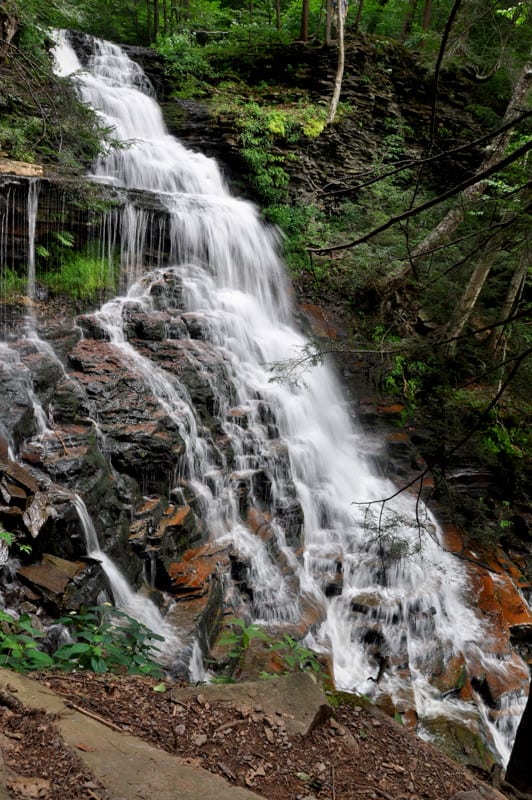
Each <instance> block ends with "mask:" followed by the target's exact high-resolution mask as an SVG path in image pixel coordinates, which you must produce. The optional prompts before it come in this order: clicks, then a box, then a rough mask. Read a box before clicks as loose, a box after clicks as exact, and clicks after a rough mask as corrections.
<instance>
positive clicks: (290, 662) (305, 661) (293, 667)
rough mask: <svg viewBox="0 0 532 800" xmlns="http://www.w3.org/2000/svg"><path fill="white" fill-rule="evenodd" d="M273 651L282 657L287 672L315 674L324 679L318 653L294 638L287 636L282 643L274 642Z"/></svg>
mask: <svg viewBox="0 0 532 800" xmlns="http://www.w3.org/2000/svg"><path fill="white" fill-rule="evenodd" d="M271 649H272V650H276V651H277V652H278V653H279V654H280V655H281V657H282V659H283V663H284V665H285V668H286V671H287V672H314V674H316V675H319V676H321V677H323V674H324V673H323V668H322V666H321V664H320V662H319V660H318V657H317V656H316V653H314V652H313V651H312V650H310V649H309V648H308V647H305V646H304V645H302V644H301V642H299V641H297V640H296V639H294V638H293V637H292V636H289V635H288V634H285V635H284V636H283V638H282V639H281V641H280V642H275V641H274V642H273V644H272V647H271Z"/></svg>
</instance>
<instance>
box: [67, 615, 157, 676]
mask: <svg viewBox="0 0 532 800" xmlns="http://www.w3.org/2000/svg"><path fill="white" fill-rule="evenodd" d="M57 622H58V624H61V625H65V626H66V627H67V628H68V629H69V633H70V635H71V637H72V639H73V640H74V641H73V642H72V643H70V644H65V645H63V646H62V647H60V648H59V649H58V650H56V652H55V653H54V655H53V661H54V666H55V667H56V668H58V669H60V670H63V671H65V672H69V671H71V670H73V669H82V670H91V671H92V672H97V673H102V672H127V674H128V675H150V676H152V677H161V676H162V675H163V671H162V669H161V667H160V666H159V665H158V664H156V663H155V661H154V660H153V657H154V653H155V652H156V650H157V648H156V646H155V642H160V641H163V637H162V636H158V635H157V634H155V633H153V632H152V631H150V630H149V628H147V627H146V626H145V625H143V624H142V623H141V622H138V621H137V620H136V619H133V618H132V617H130V616H128V615H127V614H126V613H125V612H123V611H121V610H120V609H118V608H113V607H112V606H106V605H105V606H92V607H90V608H87V609H82V610H80V611H77V612H73V613H72V614H70V615H69V616H67V617H62V618H61V619H59V620H58V621H57Z"/></svg>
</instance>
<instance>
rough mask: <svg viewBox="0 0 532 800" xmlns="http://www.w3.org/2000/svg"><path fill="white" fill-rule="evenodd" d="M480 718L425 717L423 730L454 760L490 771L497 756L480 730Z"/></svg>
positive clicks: (432, 741)
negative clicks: (462, 720) (460, 720)
mask: <svg viewBox="0 0 532 800" xmlns="http://www.w3.org/2000/svg"><path fill="white" fill-rule="evenodd" d="M479 722H480V721H479V720H478V719H474V718H472V719H471V720H468V721H467V722H465V721H464V722H459V721H458V720H455V719H453V720H449V719H445V718H443V717H434V718H432V719H424V720H423V721H422V723H421V724H420V727H421V732H422V733H423V734H425V735H427V736H428V738H429V741H430V742H431V743H432V744H434V745H435V746H436V747H438V748H439V749H440V750H442V751H443V752H444V753H446V754H447V755H448V756H449V757H450V758H452V759H453V761H456V762H457V763H458V764H462V765H463V766H468V767H476V768H477V769H480V770H482V771H484V772H486V773H489V771H490V770H491V768H492V766H493V764H494V763H495V757H494V755H493V753H492V752H491V751H490V749H489V744H488V742H486V741H485V740H484V739H483V738H482V736H481V734H480V730H479Z"/></svg>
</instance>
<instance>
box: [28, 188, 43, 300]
mask: <svg viewBox="0 0 532 800" xmlns="http://www.w3.org/2000/svg"><path fill="white" fill-rule="evenodd" d="M39 190H40V182H39V181H38V180H37V179H36V178H31V179H30V181H29V184H28V255H27V262H28V265H27V266H28V289H27V295H28V299H29V301H30V303H33V301H34V300H35V227H36V223H37V211H38V207H39ZM30 308H31V306H30ZM31 313H32V312H31V311H30V314H31Z"/></svg>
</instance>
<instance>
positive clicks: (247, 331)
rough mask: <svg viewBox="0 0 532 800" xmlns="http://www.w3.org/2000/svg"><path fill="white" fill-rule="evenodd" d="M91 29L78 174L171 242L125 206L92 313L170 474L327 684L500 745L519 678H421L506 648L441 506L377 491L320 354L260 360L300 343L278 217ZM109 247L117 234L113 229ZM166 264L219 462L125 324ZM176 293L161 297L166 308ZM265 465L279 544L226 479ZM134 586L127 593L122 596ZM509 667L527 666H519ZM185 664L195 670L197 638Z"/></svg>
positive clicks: (263, 606) (70, 59) (71, 59)
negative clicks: (291, 376) (482, 613)
mask: <svg viewBox="0 0 532 800" xmlns="http://www.w3.org/2000/svg"><path fill="white" fill-rule="evenodd" d="M90 43H91V46H92V48H93V55H92V56H91V57H90V60H89V63H88V65H87V66H86V67H85V68H82V66H81V64H80V62H79V60H78V58H77V56H76V54H75V52H74V50H73V49H72V47H71V46H70V45H69V43H68V40H67V38H66V37H65V36H64V35H62V34H61V35H60V36H59V39H58V46H57V48H56V59H57V64H58V67H57V69H58V72H59V73H60V74H62V75H70V74H72V73H75V80H76V82H77V85H78V87H79V91H80V94H81V96H82V98H83V100H84V101H85V102H86V103H88V104H90V105H91V106H92V107H94V108H95V109H97V111H98V113H99V114H100V115H101V116H102V118H103V120H104V121H105V124H106V125H108V126H110V127H112V128H113V129H114V136H115V137H116V138H118V139H119V140H121V141H122V142H123V143H128V144H129V146H128V147H125V148H122V149H118V150H116V151H113V152H111V153H110V154H108V155H106V156H103V157H102V158H101V159H99V161H98V162H97V163H96V164H95V165H94V167H93V169H92V174H91V176H90V178H91V179H92V180H95V181H99V182H103V183H106V184H110V185H112V186H114V187H119V188H121V189H124V190H129V189H136V190H142V191H144V192H148V193H152V194H153V195H154V196H156V197H157V199H158V201H159V202H160V203H161V204H162V205H163V206H164V208H165V209H166V212H167V216H168V230H169V233H170V242H171V246H170V252H169V253H166V254H164V253H163V251H162V240H163V238H164V237H163V236H162V234H161V232H160V231H159V235H158V236H157V235H155V240H157V238H158V239H159V241H160V242H161V245H160V248H159V252H158V255H157V257H156V259H155V263H156V264H157V265H158V267H157V268H155V269H152V270H151V271H150V272H147V273H146V272H145V267H144V251H145V248H146V242H147V240H148V238H150V240H151V241H152V240H154V234H153V231H151V232H150V231H149V224H150V219H149V215H148V216H147V215H146V213H145V212H141V211H140V210H139V209H138V208H136V207H135V205H134V204H133V203H130V204H126V205H125V207H124V210H123V211H122V212H120V214H121V217H120V220H117V222H118V224H119V225H120V237H119V238H120V241H121V245H120V247H121V259H122V267H121V281H122V287H123V295H122V296H121V297H117V298H115V299H114V300H112V301H111V302H109V303H107V304H106V305H105V306H103V307H102V309H101V310H100V311H99V312H97V314H96V315H95V318H96V319H97V320H98V324H99V325H100V326H101V327H102V328H103V329H104V330H105V332H106V336H107V338H108V340H109V341H110V342H111V343H112V345H113V347H114V348H116V349H117V351H119V352H120V356H121V358H122V359H123V360H124V361H125V362H127V363H128V365H129V366H130V368H131V370H133V371H134V372H135V373H136V374H137V375H138V377H139V379H140V380H142V381H144V382H145V383H146V385H149V387H150V389H151V392H152V393H153V395H154V396H156V398H157V402H158V403H159V404H160V407H161V408H162V409H163V410H164V413H165V414H166V415H167V416H168V417H169V418H170V419H171V420H172V422H173V423H175V424H176V425H177V426H178V429H179V432H180V435H181V438H182V439H183V441H184V443H185V452H184V454H183V456H182V458H181V460H180V462H179V463H178V464H176V470H175V477H176V478H177V477H180V478H186V479H187V480H188V481H189V482H190V485H191V486H193V487H194V489H195V491H196V494H197V497H198V498H199V503H200V506H201V517H202V519H203V520H204V523H205V526H206V528H207V530H208V531H209V534H210V537H211V538H212V539H216V540H219V541H220V542H226V541H229V542H231V543H232V544H233V546H234V547H235V548H236V549H237V550H238V552H239V553H241V554H242V556H243V558H246V559H247V560H248V562H249V575H248V580H249V582H250V583H251V585H252V587H253V596H252V598H251V599H250V604H249V613H250V615H251V616H252V617H253V618H254V619H255V620H256V621H258V622H260V623H264V624H270V625H272V624H275V625H281V626H282V625H290V624H296V623H297V622H298V621H299V619H300V617H301V614H302V610H303V609H304V608H308V607H309V606H311V607H312V608H314V609H315V611H316V615H317V617H316V618H317V620H318V623H317V624H315V625H314V628H313V633H312V635H310V634H309V636H308V637H307V640H306V642H307V643H308V644H309V645H311V646H313V647H315V648H316V649H318V650H321V651H323V652H327V653H330V654H331V656H332V661H333V664H334V676H335V681H336V684H337V685H338V686H339V687H341V688H344V689H347V690H350V691H358V692H363V693H366V694H369V695H372V696H373V695H376V694H379V693H380V694H389V695H390V696H391V697H392V698H394V700H395V701H397V702H399V701H404V702H406V703H409V704H410V705H412V706H414V707H415V709H416V712H417V715H418V717H419V719H420V720H422V721H423V720H430V719H434V718H439V717H446V718H451V719H458V720H460V721H462V722H463V723H464V724H467V722H468V720H470V719H473V718H474V719H475V721H476V723H478V722H479V720H483V721H484V723H485V725H486V727H487V728H488V729H489V731H490V734H489V735H490V736H491V741H492V746H494V747H496V748H497V749H498V750H499V752H500V754H501V756H502V758H503V759H505V758H507V756H508V753H509V747H510V744H511V741H512V738H513V735H514V733H515V729H516V726H517V721H518V714H517V713H514V712H515V711H518V710H519V709H520V708H522V707H523V698H524V693H523V692H524V690H525V689H526V681H525V682H524V685H523V691H521V692H514V693H513V694H512V695H511V696H509V695H508V696H506V700H505V702H507V706H508V709H509V710H510V713H502V712H501V713H498V714H497V715H496V718H492V716H493V715H492V716H490V715H489V714H488V711H487V709H486V708H485V706H484V704H483V701H482V698H481V697H480V696H477V697H475V702H476V705H475V704H473V703H471V702H467V703H466V702H464V701H461V700H459V699H457V698H456V697H453V696H443V695H442V693H441V691H439V690H438V688H437V687H436V686H434V685H433V684H432V683H431V675H432V673H433V671H434V664H435V663H440V664H444V665H445V664H446V663H448V662H450V661H451V659H456V658H457V657H459V658H460V659H462V662H463V664H464V665H465V667H466V668H467V669H470V670H471V671H472V672H476V673H477V674H478V672H479V664H480V665H481V666H480V669H485V670H486V671H489V670H494V669H495V670H498V671H499V672H501V671H502V672H504V670H512V669H514V668H515V660H514V661H511V662H510V661H507V662H505V661H504V660H501V658H499V657H498V656H497V655H496V654H495V647H494V646H493V643H492V642H491V641H490V639H489V636H488V635H487V633H486V629H485V626H484V624H483V622H482V620H481V619H480V618H479V617H478V616H477V614H476V613H475V611H474V599H473V598H470V597H469V595H468V575H467V571H466V568H465V566H464V565H463V563H461V562H459V561H458V560H457V559H455V558H453V556H451V555H450V554H449V553H448V552H447V551H446V550H445V549H444V547H443V546H442V542H441V533H440V530H439V528H438V525H437V522H436V521H435V519H434V518H433V517H432V515H431V514H430V512H429V511H428V510H427V509H425V508H423V507H422V508H421V509H420V508H418V507H416V502H415V498H412V497H411V496H410V495H408V494H406V493H403V494H400V495H399V496H397V497H395V498H394V499H393V500H391V501H390V502H387V503H385V504H383V503H382V502H380V501H382V499H383V498H387V497H389V496H391V495H393V494H394V493H395V491H396V487H395V486H393V484H392V483H391V482H390V481H388V480H386V479H384V478H382V477H381V476H379V475H377V474H374V473H373V472H372V471H371V469H370V467H369V466H368V463H366V460H365V459H364V457H363V456H362V455H361V454H362V453H364V452H365V451H366V450H367V449H368V444H367V441H366V440H365V438H364V435H363V433H362V432H361V431H360V430H359V428H358V426H357V424H356V421H354V420H353V419H352V415H351V413H350V411H349V408H348V407H347V405H346V403H345V400H344V398H343V396H342V392H341V389H340V386H339V384H338V382H337V380H336V378H335V375H334V373H333V371H332V370H331V369H330V368H329V367H327V366H326V365H318V366H312V367H309V369H308V371H307V372H306V373H305V375H304V383H301V384H300V385H296V386H295V385H291V384H289V383H287V382H283V381H272V370H271V365H272V364H273V363H278V362H285V363H286V362H289V361H290V360H291V359H294V358H295V357H298V356H299V355H300V354H301V352H302V349H303V348H304V347H305V346H306V344H307V342H306V340H305V338H304V337H303V335H302V334H301V333H300V332H299V331H298V330H297V328H296V327H295V324H294V322H293V320H292V312H291V307H290V302H289V299H288V298H289V293H288V291H287V288H288V287H287V279H286V277H285V272H284V267H283V265H282V262H281V260H280V258H279V255H278V244H279V243H278V238H277V234H276V232H275V231H274V230H271V229H268V228H267V227H265V226H264V225H263V224H262V222H261V221H260V219H259V217H258V214H257V211H256V209H255V208H254V207H253V206H252V205H251V204H249V203H247V202H244V201H242V200H239V199H237V198H235V197H232V196H231V195H230V194H229V192H228V190H227V187H226V185H225V182H224V180H223V177H222V175H221V173H220V170H219V169H218V166H217V165H216V163H215V162H214V161H212V160H211V159H208V158H206V157H204V156H202V155H200V154H197V153H193V152H191V151H189V150H187V149H186V148H184V147H183V146H182V145H181V144H180V143H179V142H178V141H177V140H176V139H175V138H174V137H172V136H170V135H169V134H168V132H167V130H166V127H165V125H164V122H163V119H162V114H161V110H160V108H159V106H158V105H157V103H156V101H155V99H154V97H153V92H152V90H151V87H150V84H149V81H148V80H147V78H146V77H145V75H144V73H143V72H142V70H141V69H140V67H138V65H136V64H134V63H133V62H132V61H131V60H130V59H129V58H128V56H127V55H126V54H125V53H124V52H123V51H122V50H121V49H120V48H119V47H118V46H116V45H112V44H110V43H107V42H102V41H99V40H90ZM29 202H30V201H29ZM31 202H33V200H32V201H31ZM108 227H109V230H111V229H112V225H109V226H108ZM112 236H113V239H114V240H115V239H116V233H112ZM105 248H106V249H107V250H108V251H110V250H112V249H113V248H112V247H110V246H109V241H108V242H107V243H106V245H105ZM151 263H153V259H152V262H151ZM29 280H34V279H33V278H31V277H30V278H29ZM168 280H172V281H174V282H175V284H176V285H178V286H179V287H180V294H181V297H180V302H182V306H183V308H181V309H180V313H182V312H183V309H184V310H185V311H186V312H187V314H188V315H190V318H193V319H194V320H195V321H196V323H197V325H198V326H199V327H200V328H201V335H202V337H203V339H204V340H205V341H206V342H208V343H209V346H210V348H211V351H212V352H216V353H217V354H218V356H219V360H220V363H221V364H223V373H224V381H221V380H218V382H217V381H216V378H213V377H212V376H211V378H210V380H212V381H214V390H215V393H216V397H217V405H218V407H217V410H216V414H217V417H218V418H219V419H220V420H221V421H222V422H221V424H222V427H223V430H224V432H225V434H226V436H227V437H229V438H230V440H231V443H232V450H233V452H234V464H233V465H231V468H230V469H228V468H227V466H228V465H227V464H226V463H225V456H224V454H223V453H222V452H220V450H219V448H218V447H217V446H216V443H215V442H214V441H213V438H212V436H211V435H210V434H209V431H208V430H207V429H206V428H205V426H204V424H203V423H202V421H201V419H200V418H199V417H198V413H197V410H196V409H195V408H194V404H193V403H192V401H191V399H190V396H189V393H188V391H187V389H186V387H185V386H184V385H183V384H182V383H181V382H180V381H179V380H178V379H177V377H176V375H175V374H174V373H170V372H168V371H165V369H164V367H163V366H161V365H157V364H155V363H154V361H152V360H151V359H150V358H149V357H148V355H147V354H146V353H144V352H140V351H139V349H138V348H136V347H135V346H134V345H133V344H132V343H130V342H129V341H128V337H127V335H126V327H127V319H128V310H130V309H131V308H132V307H134V308H136V309H140V310H141V311H142V312H143V313H146V314H150V313H152V312H153V311H154V310H155V306H154V302H155V301H154V294H153V291H152V289H153V287H154V285H156V284H160V283H161V281H168ZM172 302H174V301H171V300H170V301H169V305H168V308H167V310H168V309H169V310H170V312H175V311H176V308H175V302H174V305H173V306H172ZM228 386H229V390H228V388H227V387H228ZM243 421H244V422H243ZM96 423H97V420H96ZM264 474H267V476H268V488H267V494H268V497H267V502H268V506H269V507H270V508H271V509H272V519H271V521H270V523H269V525H270V528H271V530H272V531H273V536H274V539H275V543H276V548H277V550H276V552H277V553H281V554H282V556H283V558H282V559H281V558H278V557H275V558H274V557H272V552H271V547H268V545H267V543H265V542H264V541H263V540H262V539H261V538H260V537H258V536H256V535H255V534H254V533H253V532H252V530H251V528H250V525H249V524H247V521H246V519H245V518H243V516H242V513H241V510H240V508H239V502H238V497H237V493H236V491H235V486H237V485H239V486H242V485H246V486H248V487H251V488H250V489H249V491H250V492H251V493H252V494H254V496H257V497H259V495H260V491H259V490H258V489H257V488H256V481H257V480H258V478H259V477H260V476H261V475H264ZM262 499H263V500H264V497H262ZM78 510H79V513H80V519H82V521H83V519H84V513H83V509H78ZM298 520H299V522H301V520H303V531H302V534H301V535H300V533H299V530H298V527H299V523H298ZM84 529H85V532H86V536H87V537H88V538H87V547H88V550H89V551H92V552H93V553H94V552H95V551H98V554H97V557H98V558H99V559H100V560H102V561H103V563H104V568H105V569H106V572H108V571H109V570H111V567H110V566H109V564H108V563H107V557H106V556H105V555H104V554H102V553H101V551H99V546H98V541H97V537H96V540H94V539H93V533H92V531H93V530H94V529H93V528H92V529H91V527H90V524H89V522H88V521H87V520H86V519H85V521H84ZM108 574H109V572H108ZM339 575H341V581H340V582H338V576H339ZM335 581H336V582H337V584H338V586H339V587H340V588H339V591H338V593H336V594H334V593H333V594H332V596H330V594H331V593H330V592H328V591H327V587H330V586H331V585H332V584H334V582H335ZM116 591H117V593H118V594H119V590H118V589H117V590H116ZM471 601H473V602H471ZM131 602H132V598H131V597H130V596H128V598H127V599H126V600H124V603H125V604H126V605H127V604H128V603H131ZM518 669H522V670H523V672H524V674H526V668H525V667H524V665H519V666H518ZM194 670H195V672H198V671H200V666H199V665H198V650H197V648H196V649H195V650H194ZM381 673H382V674H381ZM499 710H500V709H499Z"/></svg>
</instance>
